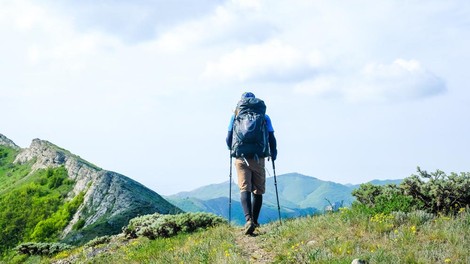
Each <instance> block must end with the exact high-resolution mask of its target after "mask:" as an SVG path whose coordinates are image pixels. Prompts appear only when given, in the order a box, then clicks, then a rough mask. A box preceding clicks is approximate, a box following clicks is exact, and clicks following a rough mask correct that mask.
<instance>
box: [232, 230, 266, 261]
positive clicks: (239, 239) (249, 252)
mask: <svg viewBox="0 0 470 264" xmlns="http://www.w3.org/2000/svg"><path fill="white" fill-rule="evenodd" d="M235 232H236V239H235V241H236V243H237V246H238V247H239V248H240V249H241V250H242V251H243V255H244V256H246V258H247V260H248V261H249V262H250V263H254V264H261V263H272V262H273V261H274V254H273V253H272V252H269V251H266V249H264V248H263V242H262V236H263V234H265V233H266V232H265V231H264V230H263V228H260V229H259V230H256V231H255V235H254V236H247V235H245V234H244V233H243V230H242V229H239V230H236V231H235Z"/></svg>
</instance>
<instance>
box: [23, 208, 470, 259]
mask: <svg viewBox="0 0 470 264" xmlns="http://www.w3.org/2000/svg"><path fill="white" fill-rule="evenodd" d="M257 232H259V235H258V236H256V237H253V238H249V239H248V241H249V243H253V245H257V246H258V247H259V248H261V249H262V251H263V252H267V253H269V255H271V259H270V260H269V261H268V262H266V263H351V261H352V260H353V259H356V258H359V259H363V260H366V261H369V263H470V253H469V252H468V248H470V212H469V210H468V209H461V211H460V212H459V213H458V214H457V215H455V216H451V217H450V216H442V215H441V216H432V215H429V214H427V213H424V212H421V211H416V212H411V213H392V214H377V215H374V216H370V215H367V214H365V213H361V212H359V211H353V210H350V209H342V210H341V211H340V212H338V213H332V214H325V215H318V216H312V217H304V218H298V219H292V220H287V221H284V222H283V224H282V225H281V226H280V225H279V224H278V223H272V224H269V225H264V226H262V227H261V228H260V230H259V231H257ZM240 236H243V235H242V231H241V230H240V228H239V227H234V226H227V225H221V226H218V227H214V228H210V229H207V230H203V231H198V232H195V233H192V234H181V235H178V236H175V237H172V238H161V239H155V240H149V239H147V238H137V239H133V240H126V239H124V238H123V237H113V239H112V241H111V242H110V243H106V244H102V245H98V246H96V247H79V248H75V249H73V250H69V251H64V252H62V253H59V254H58V255H56V256H54V257H52V258H44V257H43V258H41V257H31V258H28V259H26V260H25V259H24V258H23V259H22V262H25V263H50V262H52V261H57V260H59V259H64V258H70V259H73V260H74V261H75V262H76V263H252V262H251V261H253V259H252V255H250V252H247V248H251V249H253V247H247V245H244V244H243V243H240V240H239V239H237V237H240ZM244 241H247V240H246V239H245V240H244ZM258 263H263V262H258Z"/></svg>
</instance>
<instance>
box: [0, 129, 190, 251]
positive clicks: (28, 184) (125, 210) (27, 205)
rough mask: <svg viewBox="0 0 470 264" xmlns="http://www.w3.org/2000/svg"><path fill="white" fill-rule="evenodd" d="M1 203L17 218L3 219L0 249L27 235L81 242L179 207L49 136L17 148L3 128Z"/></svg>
mask: <svg viewBox="0 0 470 264" xmlns="http://www.w3.org/2000/svg"><path fill="white" fill-rule="evenodd" d="M0 206H1V207H2V208H3V210H2V212H1V213H2V216H3V218H4V219H8V218H9V217H11V216H13V215H14V216H15V219H17V220H18V221H19V222H17V223H15V222H11V223H10V222H8V221H2V225H0V228H2V230H4V232H2V233H1V235H0V236H1V237H0V240H1V241H3V242H5V243H3V244H2V248H0V250H5V249H7V248H9V247H12V246H14V245H15V244H16V243H18V242H22V241H26V240H28V241H29V240H33V241H57V240H61V241H65V242H67V243H72V244H82V243H85V242H86V241H88V240H90V239H92V238H94V237H97V236H102V235H110V234H116V233H119V232H120V231H121V228H122V226H124V225H126V224H127V222H128V221H129V220H130V219H131V218H133V217H135V216H137V215H143V214H150V213H155V212H158V213H162V214H168V213H178V212H181V210H180V209H179V208H177V207H175V206H174V205H172V204H170V203H168V202H167V201H166V200H165V199H163V198H162V197H161V196H160V195H159V194H157V193H156V192H154V191H152V190H150V189H148V188H146V187H145V186H143V185H142V184H140V183H138V182H136V181H134V180H132V179H130V178H128V177H126V176H124V175H121V174H118V173H115V172H112V171H107V170H103V169H101V168H99V167H97V166H95V165H93V164H92V163H90V162H87V161H85V160H83V159H82V158H80V157H79V156H76V155H74V154H72V153H70V152H69V151H67V150H65V149H62V148H60V147H58V146H56V145H54V144H52V143H50V142H47V141H44V140H39V139H34V140H33V141H32V143H31V146H30V147H29V148H25V149H21V148H19V147H18V146H17V145H16V144H14V143H13V141H11V140H9V139H8V138H6V137H5V136H4V135H2V134H0ZM22 226H23V227H24V228H21V227H22ZM18 228H19V229H18ZM15 230H20V231H21V232H18V231H15ZM7 234H10V235H11V236H7Z"/></svg>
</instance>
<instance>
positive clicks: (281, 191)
mask: <svg viewBox="0 0 470 264" xmlns="http://www.w3.org/2000/svg"><path fill="white" fill-rule="evenodd" d="M276 179H277V187H278V196H279V204H280V207H281V215H282V217H283V218H291V217H297V216H304V215H311V214H314V213H318V212H320V211H323V208H324V207H325V206H327V205H329V202H328V201H330V202H331V203H343V204H344V205H348V204H350V203H351V202H352V201H353V197H352V195H351V190H352V189H351V188H350V187H348V186H346V185H342V184H339V183H334V182H330V181H322V180H319V179H317V178H314V177H310V176H305V175H302V174H299V173H288V174H283V175H279V176H277V177H276ZM229 188H230V187H229V181H227V182H223V183H219V184H211V185H208V186H203V187H200V188H197V189H195V190H193V191H189V192H181V193H177V194H174V195H170V196H167V197H166V199H167V200H168V201H170V202H171V203H173V204H174V205H176V206H178V207H179V208H181V209H183V210H185V211H188V212H197V211H204V212H211V213H215V214H218V215H221V216H224V217H228V201H229V199H228V197H229ZM239 197H240V195H239V191H238V186H237V185H236V184H235V183H233V184H232V216H233V219H235V222H237V223H243V222H244V217H243V212H242V210H241V205H240V202H239ZM327 200H328V201H327ZM277 219H278V209H277V199H276V190H275V186H274V177H268V178H267V179H266V193H265V194H264V196H263V208H262V210H261V214H260V219H259V221H260V222H261V223H267V222H270V221H273V220H277Z"/></svg>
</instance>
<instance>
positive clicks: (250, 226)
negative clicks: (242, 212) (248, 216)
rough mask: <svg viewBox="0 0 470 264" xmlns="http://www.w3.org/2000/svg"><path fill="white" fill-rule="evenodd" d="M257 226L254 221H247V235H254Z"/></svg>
mask: <svg viewBox="0 0 470 264" xmlns="http://www.w3.org/2000/svg"><path fill="white" fill-rule="evenodd" d="M255 228H256V227H255V224H254V223H253V221H251V220H248V221H246V224H245V235H253V231H255Z"/></svg>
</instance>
